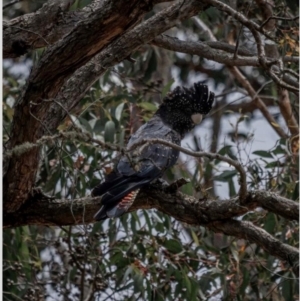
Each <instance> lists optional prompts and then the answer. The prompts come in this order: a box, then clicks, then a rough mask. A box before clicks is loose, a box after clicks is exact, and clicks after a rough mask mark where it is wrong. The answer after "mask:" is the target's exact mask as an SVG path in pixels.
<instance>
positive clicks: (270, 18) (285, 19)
mask: <svg viewBox="0 0 300 301" xmlns="http://www.w3.org/2000/svg"><path fill="white" fill-rule="evenodd" d="M272 19H275V20H283V21H295V20H297V19H299V15H298V16H297V17H294V18H284V17H276V16H271V17H268V19H267V20H265V21H264V22H263V23H262V24H261V25H260V29H262V28H263V27H264V26H265V25H266V24H267V23H268V22H269V21H270V20H272Z"/></svg>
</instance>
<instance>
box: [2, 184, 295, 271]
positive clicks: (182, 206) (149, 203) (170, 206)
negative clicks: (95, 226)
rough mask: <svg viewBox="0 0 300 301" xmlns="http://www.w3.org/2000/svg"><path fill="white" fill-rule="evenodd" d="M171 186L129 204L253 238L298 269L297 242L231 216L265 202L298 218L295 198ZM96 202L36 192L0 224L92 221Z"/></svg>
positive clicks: (152, 189) (155, 189)
mask: <svg viewBox="0 0 300 301" xmlns="http://www.w3.org/2000/svg"><path fill="white" fill-rule="evenodd" d="M174 186H175V187H176V183H175V185H171V186H167V187H166V186H162V185H161V184H159V185H156V186H152V187H150V188H147V189H143V190H141V192H140V193H139V194H138V197H137V199H136V200H135V202H134V204H133V206H132V207H131V208H130V210H131V211H135V210H138V209H151V208H155V209H157V210H160V211H162V212H164V213H166V214H168V215H170V216H172V217H174V218H175V219H177V220H179V221H181V222H184V223H186V224H190V225H203V226H205V227H207V228H209V229H210V230H212V231H214V232H222V233H224V234H227V235H231V236H234V237H237V238H244V239H247V240H249V241H250V242H255V243H256V244H257V245H259V246H261V247H262V248H263V249H265V250H266V251H267V252H268V253H269V254H272V255H274V256H276V257H277V258H279V259H281V260H285V261H287V262H288V263H289V264H290V265H291V266H292V267H293V269H294V272H295V273H297V271H298V269H299V253H298V250H297V249H296V248H294V247H291V246H289V245H286V244H284V243H282V242H280V241H279V240H277V239H276V238H275V237H273V236H272V235H270V234H269V233H267V232H266V231H265V230H263V229H261V228H259V227H257V226H255V225H253V224H252V223H251V222H246V221H238V220H235V219H234V217H237V216H241V215H243V214H245V213H247V212H248V211H252V210H254V209H255V208H264V209H266V210H268V211H269V212H273V213H275V214H277V215H279V216H282V217H285V218H287V219H290V220H298V219H299V204H298V203H297V202H294V201H291V200H288V199H286V198H283V197H281V196H279V195H277V194H275V193H271V192H265V191H252V192H249V193H248V194H247V197H246V199H245V200H243V206H241V204H240V203H241V200H240V199H239V198H233V199H230V200H227V201H226V200H225V201H219V200H209V199H203V200H198V199H195V198H193V197H191V196H187V195H184V194H182V193H181V192H179V191H174ZM100 204H101V198H83V199H77V200H49V199H46V198H44V197H43V196H42V195H40V194H39V193H37V194H36V195H35V196H34V197H33V198H32V199H31V200H30V201H28V202H27V203H26V204H24V205H23V206H22V207H21V208H20V210H18V211H17V212H14V213H11V214H5V215H4V217H3V225H4V227H17V226H22V225H28V224H34V225H44V226H46V225H47V226H57V225H59V226H63V225H76V224H86V223H92V222H94V219H93V216H94V214H95V212H97V211H98V209H99V206H100Z"/></svg>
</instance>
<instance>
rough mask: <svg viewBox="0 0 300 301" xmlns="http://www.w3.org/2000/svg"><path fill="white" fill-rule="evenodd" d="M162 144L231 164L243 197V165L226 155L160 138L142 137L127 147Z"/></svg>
mask: <svg viewBox="0 0 300 301" xmlns="http://www.w3.org/2000/svg"><path fill="white" fill-rule="evenodd" d="M155 143H157V144H163V145H165V146H169V147H172V148H173V149H176V150H179V151H181V152H183V153H184V154H187V155H190V156H193V157H197V158H200V157H207V158H209V159H216V160H220V161H224V162H226V163H228V164H229V165H232V166H233V167H234V168H235V169H236V170H237V171H238V172H239V174H240V191H239V196H240V199H241V201H242V200H244V199H245V197H246V194H247V176H246V172H245V170H244V168H243V166H242V165H241V164H240V163H239V162H238V161H235V160H232V159H230V158H228V157H225V156H222V155H220V154H216V153H208V152H194V151H191V150H188V149H186V148H183V147H181V146H179V145H177V144H174V143H171V142H169V141H165V140H162V139H142V140H140V141H139V142H138V143H135V144H134V145H132V147H131V148H130V149H128V151H132V150H134V149H136V148H137V147H138V146H141V145H144V144H155Z"/></svg>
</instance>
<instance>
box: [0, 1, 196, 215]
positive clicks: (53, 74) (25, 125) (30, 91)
mask: <svg viewBox="0 0 300 301" xmlns="http://www.w3.org/2000/svg"><path fill="white" fill-rule="evenodd" d="M102 4H103V6H102V9H100V8H98V9H97V10H95V11H94V12H93V13H92V14H91V15H90V18H89V19H88V20H84V21H82V22H80V23H79V24H78V25H77V27H75V28H74V29H73V30H72V31H71V32H70V33H69V34H68V35H67V36H65V37H64V38H63V39H62V40H60V41H58V42H57V43H56V44H54V45H53V46H51V47H49V49H48V50H47V51H46V53H45V54H44V55H43V57H42V58H41V60H40V62H39V64H38V66H37V67H36V68H35V69H34V70H33V71H32V73H31V75H30V77H29V79H28V83H27V86H26V88H25V91H24V94H23V96H22V99H20V100H19V101H18V103H17V105H16V107H15V115H14V119H13V124H12V135H11V138H10V140H9V142H8V145H7V147H8V148H13V147H14V146H16V145H19V144H22V143H23V142H35V141H36V140H37V139H39V138H41V137H42V135H43V134H44V133H45V131H46V130H47V131H49V130H50V131H51V130H52V129H55V128H56V127H57V126H58V124H59V122H60V121H61V119H59V120H58V119H57V118H56V119H55V121H56V122H54V123H53V122H52V126H51V127H50V128H46V125H45V122H47V120H52V121H53V119H51V116H50V115H49V110H50V112H51V110H52V112H53V111H55V113H56V115H57V111H60V112H63V114H61V115H60V116H62V117H64V116H65V110H69V109H70V108H71V107H73V106H74V104H76V103H77V102H78V101H79V100H80V98H81V97H82V95H83V94H84V93H85V92H86V90H87V89H88V88H89V87H90V86H91V85H92V83H93V82H94V81H95V80H96V79H97V78H98V77H99V76H100V75H101V74H102V73H103V72H104V71H105V70H106V69H107V68H109V67H111V66H113V65H115V64H116V63H118V62H120V61H122V60H124V59H125V58H126V57H127V56H128V55H130V53H131V52H132V51H134V50H135V49H137V48H138V47H139V46H140V45H143V44H144V43H147V42H149V41H150V40H152V39H153V38H154V37H155V36H156V35H157V34H159V33H161V32H163V31H165V30H166V29H168V28H170V27H172V26H174V25H175V24H176V22H177V21H178V20H180V19H185V18H188V17H191V16H192V15H194V14H196V13H197V12H198V11H199V10H200V9H201V8H202V6H200V5H199V2H197V1H191V2H189V3H188V4H185V2H178V3H176V4H175V5H173V6H171V7H169V8H168V9H166V10H165V11H163V12H161V13H159V14H157V16H154V20H155V21H158V24H157V25H156V26H153V27H151V26H150V25H152V24H151V21H149V20H147V21H145V22H144V23H143V24H144V26H140V27H136V28H135V29H134V30H132V31H129V32H128V33H127V34H124V33H125V32H126V31H128V29H130V28H131V27H132V26H133V25H135V24H136V23H137V22H138V21H140V19H141V17H142V15H143V14H144V12H145V11H147V10H149V9H150V8H151V7H150V3H149V2H148V1H131V2H130V5H126V7H125V8H124V7H123V6H124V5H123V2H122V1H120V0H115V1H103V3H102ZM116 12H117V13H116ZM87 29H88V30H87ZM78 41H80V44H78ZM78 46H80V47H78ZM74 49H76V51H75V52H74ZM101 50H104V51H103V52H101V53H100V55H99V56H98V57H97V56H96V57H95V59H96V60H97V61H90V62H89V63H88V64H87V66H86V67H85V68H84V69H83V70H79V71H78V72H77V74H76V75H75V77H73V78H71V80H70V81H69V82H68V83H67V85H66V86H65V87H64V89H69V91H70V89H71V90H72V88H74V90H72V93H74V94H73V95H70V94H69V95H68V99H69V100H70V99H71V102H69V103H68V105H66V103H65V102H64V103H63V105H59V106H56V107H55V109H53V108H50V105H51V103H52V101H53V100H55V99H56V97H57V94H58V93H59V91H60V89H61V88H62V87H63V85H64V84H65V83H66V80H67V79H68V78H69V77H70V76H71V75H72V74H73V73H74V72H75V71H76V70H77V69H79V68H80V67H82V66H83V65H85V64H86V63H87V62H88V61H89V60H91V59H92V58H93V57H94V56H95V55H96V54H97V53H98V52H100V51H101ZM98 60H99V61H98ZM82 71H86V72H87V71H88V73H89V77H88V78H85V77H84V74H83V72H82ZM82 78H85V81H84V82H83V81H82ZM72 80H73V82H72ZM78 80H80V81H78ZM83 83H86V85H85V86H84V87H85V88H84V87H83ZM72 84H73V85H72ZM75 87H76V88H75ZM78 89H81V91H78ZM72 96H74V97H72ZM63 99H65V97H64V96H63ZM47 125H48V124H47ZM38 161H39V148H36V149H33V150H31V151H30V152H28V153H26V154H24V155H23V156H19V157H18V158H14V157H12V158H10V160H9V162H6V165H5V170H4V181H3V185H4V187H5V190H6V193H5V195H4V210H5V211H7V212H12V211H15V210H17V209H18V208H19V207H20V206H21V205H22V204H23V203H24V202H25V201H26V200H27V199H28V197H29V196H30V193H31V190H32V188H33V186H34V181H35V177H36V173H37V169H38Z"/></svg>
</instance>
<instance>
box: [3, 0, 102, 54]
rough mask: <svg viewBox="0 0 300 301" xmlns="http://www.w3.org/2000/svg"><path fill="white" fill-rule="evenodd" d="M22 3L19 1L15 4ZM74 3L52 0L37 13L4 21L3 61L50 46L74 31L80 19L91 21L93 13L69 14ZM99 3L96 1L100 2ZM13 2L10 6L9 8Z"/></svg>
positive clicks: (64, 0)
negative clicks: (31, 50) (30, 50)
mask: <svg viewBox="0 0 300 301" xmlns="http://www.w3.org/2000/svg"><path fill="white" fill-rule="evenodd" d="M16 2H19V1H15V3H16ZM74 2H75V1H74V0H63V1H61V0H49V1H48V2H46V3H45V4H44V5H43V6H42V7H41V8H40V9H39V10H38V11H37V12H34V13H30V14H26V15H23V16H20V17H17V18H14V19H12V20H9V21H4V22H3V58H14V57H18V56H20V55H23V54H25V53H27V51H28V50H29V49H36V48H41V47H45V46H48V45H49V44H53V43H55V42H56V41H57V40H59V39H60V38H62V36H64V35H65V34H66V33H68V32H70V31H71V29H72V28H73V27H74V26H75V24H76V23H77V22H78V20H79V19H81V20H83V19H84V18H88V17H89V15H90V13H91V11H92V8H93V5H89V10H86V9H85V8H84V9H82V10H81V11H76V12H66V11H67V10H68V9H69V7H70V6H71V5H72V4H73V3H74ZM97 2H98V3H99V1H96V3H97ZM9 4H11V3H8V4H7V5H9Z"/></svg>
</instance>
